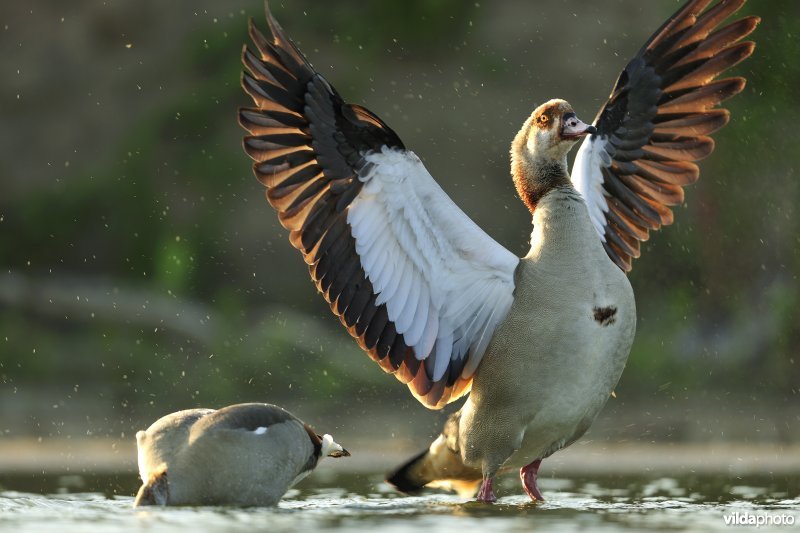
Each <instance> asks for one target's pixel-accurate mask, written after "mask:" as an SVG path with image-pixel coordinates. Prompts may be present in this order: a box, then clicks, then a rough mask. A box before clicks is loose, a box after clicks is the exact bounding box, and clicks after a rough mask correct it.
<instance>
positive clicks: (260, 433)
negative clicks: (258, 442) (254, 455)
mask: <svg viewBox="0 0 800 533" xmlns="http://www.w3.org/2000/svg"><path fill="white" fill-rule="evenodd" d="M266 432H267V428H265V427H263V426H262V427H260V428H256V429H254V430H253V433H255V434H256V435H263V434H264V433H266Z"/></svg>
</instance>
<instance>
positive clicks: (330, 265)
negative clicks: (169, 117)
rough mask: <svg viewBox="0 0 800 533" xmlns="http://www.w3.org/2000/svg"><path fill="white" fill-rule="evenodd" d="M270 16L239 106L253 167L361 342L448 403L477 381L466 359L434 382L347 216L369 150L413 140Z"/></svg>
mask: <svg viewBox="0 0 800 533" xmlns="http://www.w3.org/2000/svg"><path fill="white" fill-rule="evenodd" d="M267 17H268V20H269V26H270V31H271V33H272V40H269V39H267V38H266V37H265V36H264V35H262V34H261V33H260V32H259V31H258V29H257V28H256V27H255V25H254V24H253V22H252V21H250V27H249V31H250V37H251V39H252V41H253V43H254V44H255V46H256V49H257V52H252V51H250V50H249V49H247V47H245V48H244V50H243V52H242V63H243V64H244V66H245V68H246V69H247V72H244V73H243V75H242V88H243V89H244V91H245V92H246V93H247V94H248V95H250V97H251V98H252V99H253V102H254V103H255V105H256V107H254V108H244V109H241V110H239V122H240V124H241V125H242V127H244V128H245V129H246V130H247V131H248V132H249V133H250V135H249V136H246V137H245V138H244V149H245V152H247V154H248V155H249V156H250V157H251V158H252V159H253V160H254V162H255V163H254V165H253V171H254V173H255V175H256V177H257V178H258V180H259V181H260V182H261V183H263V184H264V185H265V186H266V187H267V191H266V196H267V200H268V201H269V203H270V205H272V206H273V207H274V208H275V209H276V210H277V211H278V218H279V220H280V222H281V224H282V225H283V226H284V227H285V228H286V229H288V230H289V231H290V235H289V241H290V242H291V244H292V246H294V247H295V248H297V249H298V250H300V251H301V252H302V254H303V258H304V259H305V262H306V263H307V264H308V269H309V273H310V274H311V278H312V279H313V280H314V283H315V284H316V286H317V289H318V290H319V291H320V292H321V293H322V294H323V296H324V297H325V299H326V300H327V301H328V303H329V304H330V307H331V310H332V311H333V313H335V314H336V315H337V316H338V317H339V320H340V321H341V322H342V324H343V325H344V326H345V327H346V328H347V330H348V331H349V332H350V334H351V335H352V336H353V337H355V339H356V340H357V341H358V344H359V346H361V348H362V349H363V350H364V351H366V352H367V354H368V355H369V356H370V358H372V359H373V360H374V361H376V362H377V363H378V364H379V365H380V367H381V368H382V369H383V370H384V371H386V372H389V373H393V374H394V375H395V376H396V377H397V379H398V380H400V381H401V382H402V383H405V384H407V385H408V387H409V389H410V390H411V392H412V393H413V394H414V395H415V396H416V397H417V398H418V399H419V400H420V401H421V402H422V403H423V404H424V405H426V406H427V407H430V408H440V407H443V406H444V405H445V404H447V403H448V402H449V401H451V400H453V399H455V398H457V397H458V396H460V395H461V394H463V393H465V392H466V391H468V390H469V386H470V384H471V380H465V379H460V373H461V370H462V368H463V362H462V363H461V368H456V369H455V371H452V372H450V373H449V374H445V378H443V379H442V380H440V381H439V382H436V383H434V382H433V380H432V379H431V374H432V369H430V368H428V366H426V364H424V363H422V362H421V361H419V360H418V359H417V358H416V356H415V354H414V351H413V350H412V349H411V348H409V346H407V345H406V343H405V341H404V338H403V335H402V334H399V333H397V331H396V329H395V326H394V324H393V323H392V322H391V321H390V320H389V318H388V313H387V308H386V305H385V304H382V305H379V304H377V303H376V295H375V292H374V290H373V287H372V284H371V283H370V280H369V279H368V278H367V277H366V274H365V273H364V270H363V268H362V266H361V262H360V258H359V256H358V254H357V253H356V249H355V240H354V239H353V237H352V234H351V228H350V226H349V225H348V223H347V208H348V206H349V205H350V202H351V201H352V200H353V199H354V198H355V197H356V196H357V195H358V193H359V191H360V190H361V186H362V182H361V181H360V180H359V179H358V176H357V172H358V169H359V168H360V166H361V165H363V159H362V157H363V153H364V152H366V151H369V150H377V151H379V150H380V149H381V147H382V146H390V147H395V148H403V144H402V142H401V141H400V139H399V138H398V137H397V135H396V134H395V133H394V132H393V131H392V130H391V129H390V128H389V127H388V126H387V125H386V124H385V123H384V122H383V121H382V120H381V119H380V118H378V117H377V116H375V115H374V114H373V113H371V112H370V111H369V110H367V109H365V108H363V107H361V106H357V105H351V104H346V103H345V102H343V101H342V99H341V98H340V97H339V95H338V94H337V93H336V91H335V90H334V89H333V88H332V87H331V86H330V85H329V84H328V83H327V82H326V81H325V80H324V78H322V77H321V76H320V75H319V74H318V73H316V72H315V71H314V69H313V68H312V67H311V66H310V65H309V63H308V62H307V61H306V59H305V58H304V57H303V55H302V54H301V53H300V51H299V50H298V49H297V48H296V47H295V45H294V44H293V43H292V41H291V40H290V39H289V38H288V37H287V36H286V35H285V34H284V32H283V30H282V29H281V28H280V26H279V25H278V24H277V22H276V21H275V20H274V19H273V18H272V16H271V15H270V14H269V13H267ZM451 364H456V363H451ZM456 366H457V364H456Z"/></svg>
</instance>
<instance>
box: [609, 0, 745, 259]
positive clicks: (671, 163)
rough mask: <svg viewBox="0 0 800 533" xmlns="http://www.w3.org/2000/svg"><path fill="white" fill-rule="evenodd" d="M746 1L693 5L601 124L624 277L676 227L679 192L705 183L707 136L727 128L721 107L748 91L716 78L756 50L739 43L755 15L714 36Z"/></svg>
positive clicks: (656, 42) (620, 91) (612, 251)
mask: <svg viewBox="0 0 800 533" xmlns="http://www.w3.org/2000/svg"><path fill="white" fill-rule="evenodd" d="M744 3H745V0H722V1H720V2H717V3H714V2H713V0H694V1H690V2H687V3H686V5H684V6H683V7H682V8H681V9H680V10H679V11H678V12H677V13H675V15H673V16H672V17H671V18H670V19H669V20H667V22H665V23H664V25H662V27H661V28H659V30H658V31H656V32H655V33H654V34H653V36H652V37H651V38H650V39H649V40H648V41H647V43H646V44H645V45H644V46H643V47H642V49H641V51H640V52H639V54H638V55H637V56H636V57H635V58H634V59H633V60H632V61H631V62H630V63H629V64H628V66H627V67H626V68H625V70H624V71H623V72H622V74H621V75H620V78H619V80H618V82H617V85H616V87H615V88H614V91H613V92H612V93H611V97H610V98H609V100H608V102H607V103H606V104H605V106H604V107H603V109H602V110H601V111H600V113H599V114H598V117H597V119H596V120H595V124H596V126H597V129H598V134H597V135H598V136H601V137H602V136H605V138H607V139H608V144H609V145H610V146H609V148H608V154H609V155H610V156H611V159H612V162H611V165H610V166H609V167H606V168H603V169H602V170H601V172H602V176H603V188H604V189H605V193H606V195H607V197H606V203H607V207H608V210H607V211H606V215H605V216H606V223H605V227H604V232H605V234H604V236H605V239H606V251H607V252H608V254H609V256H610V257H611V259H613V260H614V261H615V262H616V263H617V265H619V267H620V268H622V269H623V270H625V271H629V270H630V269H631V261H632V259H633V258H635V257H638V256H639V253H640V250H639V246H638V241H645V240H647V238H648V236H649V231H650V230H654V229H659V228H660V227H661V226H662V225H667V224H671V223H672V219H673V217H672V211H671V210H670V209H669V206H674V205H678V204H680V203H681V202H682V201H683V187H684V186H686V185H688V184H690V183H693V182H695V181H696V180H697V179H698V177H699V169H698V167H697V165H696V164H695V163H694V162H695V161H699V160H700V159H703V158H704V157H706V156H708V155H709V154H710V153H711V152H712V151H713V150H714V142H713V141H712V140H711V138H710V137H708V135H710V134H712V133H714V132H716V131H718V130H719V129H720V128H722V127H724V126H725V125H726V124H727V123H728V121H729V120H730V114H729V112H728V111H727V110H726V109H721V108H718V107H716V106H718V105H719V104H720V103H722V102H724V101H725V100H727V99H728V98H730V97H732V96H734V95H736V94H738V93H740V92H741V91H742V90H743V89H744V87H745V79H744V78H741V77H734V78H727V79H722V80H716V78H717V77H718V76H719V75H720V74H722V73H723V72H725V71H726V70H728V69H729V68H731V67H733V66H735V65H737V64H738V63H740V62H741V61H743V60H744V59H746V58H747V57H749V56H750V55H751V54H752V53H753V50H754V48H755V44H754V43H752V42H739V41H741V40H742V39H743V38H744V37H746V36H747V35H749V34H750V33H751V32H752V31H753V30H754V29H755V28H756V26H757V25H758V23H759V18H758V17H752V16H751V17H744V18H742V19H740V20H737V21H735V22H733V23H731V24H729V25H727V26H725V27H723V28H721V29H717V28H718V26H719V25H720V24H722V23H723V22H724V21H725V20H726V19H727V18H728V17H729V16H731V15H733V14H734V13H735V12H736V11H738V10H739V9H740V8H741V7H742V5H743V4H744ZM712 4H713V5H712ZM709 6H710V7H709Z"/></svg>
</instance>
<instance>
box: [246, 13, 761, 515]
mask: <svg viewBox="0 0 800 533" xmlns="http://www.w3.org/2000/svg"><path fill="white" fill-rule="evenodd" d="M744 1H745V0H722V1H720V2H716V3H715V2H714V0H691V1H689V2H687V3H686V4H685V5H684V6H683V7H682V8H681V9H680V10H679V11H678V12H677V13H675V14H674V15H673V16H672V17H670V18H669V20H667V21H666V22H665V23H664V25H663V26H662V27H661V28H659V29H658V31H656V32H655V34H654V35H653V36H652V37H651V38H650V39H649V40H648V41H647V42H646V43H645V45H644V46H643V47H642V48H641V50H640V51H639V53H638V54H637V55H636V57H634V58H633V59H632V60H631V61H630V62H629V63H628V65H627V66H626V67H625V69H624V70H623V72H622V74H621V75H620V77H619V79H618V81H617V83H616V85H615V87H614V89H613V91H612V93H611V96H610V98H609V100H608V101H607V102H606V104H605V105H604V106H603V108H602V109H601V110H600V112H599V113H598V115H597V118H596V119H595V121H594V125H588V124H585V123H584V122H582V121H581V120H580V119H578V117H577V116H576V114H575V111H574V110H573V108H572V107H571V106H570V105H569V104H568V103H567V102H565V101H564V100H551V101H549V102H547V103H545V104H542V105H541V106H539V107H538V108H536V109H535V110H534V112H533V113H532V114H531V116H530V117H529V118H528V119H527V120H526V121H525V123H524V124H523V126H522V129H521V130H520V131H519V133H518V134H517V135H516V137H515V139H514V141H513V143H512V146H511V174H512V176H513V179H514V183H515V184H516V188H517V191H518V192H519V195H520V197H521V199H522V200H523V202H525V204H526V205H527V206H528V208H529V209H530V211H531V213H532V215H533V233H532V235H531V249H530V252H528V254H527V255H526V256H525V257H523V258H517V257H516V256H515V255H514V254H512V253H511V252H509V251H508V250H506V249H505V248H504V247H503V246H501V245H500V244H498V243H497V242H496V241H494V240H493V239H492V238H491V237H489V236H488V235H487V234H486V233H484V232H483V231H482V230H481V229H480V228H479V227H478V226H477V225H476V224H475V223H474V222H472V220H470V219H469V218H468V217H467V215H465V214H464V213H463V212H462V211H461V210H460V209H459V208H458V207H457V206H456V205H455V204H454V203H453V202H452V200H451V199H450V198H449V197H448V196H447V195H446V194H445V192H444V191H443V190H442V189H441V188H440V187H439V186H438V185H437V183H436V182H435V181H434V179H433V178H432V177H431V175H430V174H429V173H428V171H427V170H426V169H425V167H424V166H423V164H422V163H421V162H420V160H419V158H418V157H417V156H416V155H415V154H414V153H413V152H411V151H410V150H408V149H406V147H405V146H404V145H403V142H402V141H401V140H400V138H399V137H398V136H397V134H396V133H395V132H394V131H392V129H391V128H389V126H387V125H386V124H385V123H384V122H383V121H382V120H381V119H380V118H378V117H377V116H376V115H375V114H373V113H372V112H370V111H368V110H367V109H365V108H363V107H361V106H359V105H356V104H348V103H346V102H345V101H344V100H343V99H342V97H341V96H340V95H339V93H338V92H337V91H336V89H334V88H333V86H331V85H330V84H329V83H328V82H327V81H326V80H325V78H323V77H322V75H320V74H319V73H317V72H316V71H315V70H314V69H313V67H312V66H311V65H310V64H309V63H308V61H307V60H306V59H305V57H304V56H303V54H302V53H301V52H300V51H299V50H298V48H297V47H296V46H295V45H294V43H293V42H292V41H291V40H290V39H289V38H288V37H287V36H286V34H285V33H284V31H283V29H282V28H281V27H280V26H279V25H278V23H277V22H276V21H275V19H274V18H273V17H272V16H271V14H269V12H268V13H267V18H268V21H269V27H270V30H271V33H272V39H271V40H269V39H267V38H266V37H264V36H263V35H262V34H261V33H260V32H259V31H258V30H257V29H256V28H255V27H254V26H253V24H252V21H251V24H250V36H251V38H252V40H253V42H254V43H255V46H256V52H253V51H250V50H249V49H248V48H246V47H245V49H244V52H243V62H244V65H245V67H246V69H247V72H245V73H244V74H243V77H242V86H243V88H244V90H245V91H246V92H247V93H248V94H249V95H250V96H251V97H252V98H253V100H254V102H255V104H256V107H254V108H244V109H241V110H240V113H239V120H240V123H241V125H242V126H243V127H244V128H245V129H246V130H247V131H248V132H250V136H247V137H245V139H244V148H245V151H246V152H247V153H248V154H249V155H250V157H251V158H252V159H253V160H255V165H254V171H255V174H256V176H257V177H258V179H259V180H260V181H261V182H262V183H263V184H264V185H265V186H266V187H267V193H266V194H267V199H268V200H269V202H270V204H271V205H272V206H273V207H274V208H275V209H276V210H277V211H278V217H279V219H280V221H281V223H282V224H283V226H284V227H285V228H287V229H288V230H289V231H290V234H289V240H290V242H291V244H292V245H293V246H294V247H295V248H297V249H298V250H300V251H301V252H302V254H303V257H304V259H305V261H306V263H307V264H308V266H309V271H310V274H311V277H312V278H313V280H314V282H315V283H316V285H317V288H318V289H319V291H320V292H322V294H323V295H324V297H325V299H326V300H327V301H328V302H329V303H330V306H331V310H332V311H333V312H334V313H335V314H336V315H337V316H338V317H339V319H340V320H341V322H342V324H344V326H345V327H346V328H347V330H348V331H349V332H350V334H351V335H352V336H353V337H355V339H356V340H357V341H358V343H359V345H360V346H361V347H362V348H363V349H364V350H365V351H366V352H367V353H368V354H369V356H370V357H371V358H372V359H373V360H375V361H376V362H377V363H378V364H379V365H380V366H381V367H382V368H383V369H384V370H385V371H386V372H389V373H393V374H394V375H395V376H396V377H397V378H398V379H399V380H400V381H401V382H403V383H406V384H407V385H408V387H409V389H410V390H411V392H412V393H413V394H414V396H415V397H416V398H417V399H418V400H419V401H420V402H421V403H422V404H423V405H425V406H426V407H429V408H432V409H438V408H441V407H443V406H445V405H446V404H448V403H450V402H452V401H454V400H456V399H457V398H459V397H461V396H463V395H465V394H467V393H469V392H470V391H471V394H470V395H469V398H468V399H467V401H466V403H465V404H464V405H463V407H462V408H461V410H460V411H458V412H457V413H455V414H454V415H453V416H452V417H451V418H450V419H449V420H448V422H447V424H446V425H445V428H444V431H443V433H442V435H441V436H440V437H439V438H438V439H437V440H436V441H435V442H434V443H433V444H432V445H431V446H430V448H429V449H427V450H425V451H424V452H423V453H422V454H420V455H419V456H417V457H415V458H414V459H412V460H411V461H410V462H409V463H407V464H406V465H404V466H402V467H401V468H400V469H398V470H397V471H396V472H395V473H394V474H393V475H392V476H391V477H390V478H389V481H390V482H391V483H393V484H394V485H395V486H397V487H398V488H399V489H400V490H403V491H415V490H418V489H420V488H421V487H423V486H424V485H426V484H429V483H432V482H434V481H445V480H451V481H454V482H460V483H462V485H463V484H466V485H467V486H469V487H471V488H472V490H473V491H474V490H475V488H478V483H480V488H479V490H478V499H479V500H480V501H485V502H491V501H494V500H495V495H494V491H493V489H492V482H493V479H494V477H495V475H496V474H497V473H498V472H500V471H503V470H507V469H510V468H520V477H521V479H522V483H523V487H524V489H525V491H526V492H527V494H528V495H529V496H530V497H531V498H532V499H534V500H539V499H542V494H541V492H540V491H539V489H538V487H537V484H536V476H537V472H538V468H539V465H540V464H541V461H542V460H543V459H544V458H546V457H548V456H549V455H551V454H552V453H554V452H556V451H557V450H559V449H561V448H564V447H565V446H568V445H569V444H571V443H572V442H574V441H575V440H576V439H578V438H579V437H580V436H581V435H583V433H584V432H585V431H586V430H587V429H588V427H589V426H590V425H591V424H592V422H593V420H594V419H595V417H596V416H597V414H598V413H599V411H600V410H601V408H602V407H603V405H604V404H605V403H606V400H607V399H608V397H609V395H610V394H611V393H612V391H613V389H614V387H615V385H616V384H617V381H618V380H619V377H620V375H621V373H622V369H623V367H624V366H625V362H626V360H627V357H628V353H629V351H630V348H631V343H632V341H633V337H634V331H635V322H636V318H635V304H634V298H633V292H632V290H631V286H630V284H629V282H628V279H627V277H626V275H625V273H626V272H627V271H629V270H630V269H631V261H632V259H633V258H635V257H638V256H639V250H640V248H639V243H640V241H644V240H647V238H648V235H649V232H650V231H651V230H656V229H658V228H660V227H661V226H662V225H666V224H670V223H671V222H672V211H671V210H670V208H669V206H674V205H678V204H680V203H681V202H682V201H683V186H685V185H688V184H690V183H692V182H694V181H695V180H697V178H698V167H697V165H695V163H694V161H697V160H700V159H702V158H704V157H706V156H707V155H708V154H710V153H711V151H712V150H713V148H714V143H713V141H712V140H711V138H710V137H708V135H709V134H711V133H713V132H714V131H716V130H718V129H719V128H721V127H722V126H724V125H725V124H726V123H727V122H728V120H729V114H728V112H727V111H726V110H725V109H720V108H716V106H717V105H718V104H719V103H720V102H722V101H723V100H725V99H727V98H729V97H731V96H733V95H735V94H737V93H739V92H740V91H741V90H742V89H743V88H744V85H745V80H744V79H743V78H727V79H723V80H719V81H715V79H716V78H717V76H719V75H720V74H721V73H722V72H724V71H725V70H727V69H728V68H730V67H732V66H734V65H736V64H737V63H739V62H740V61H742V60H743V59H745V58H747V57H748V56H749V55H750V54H751V53H752V52H753V48H754V44H753V43H752V42H739V41H740V40H741V39H742V38H744V37H745V36H747V35H748V34H749V33H750V32H752V31H753V29H754V28H755V27H756V25H757V24H758V21H759V19H758V18H756V17H745V18H742V19H740V20H737V21H736V22H733V23H732V24H730V25H727V26H725V27H722V28H721V29H718V27H719V26H720V25H721V23H722V22H723V21H724V20H725V19H727V18H728V17H729V16H730V15H731V14H733V13H734V12H736V11H737V10H738V9H739V8H740V7H741V5H742V4H743V3H744ZM711 4H713V5H711ZM581 139H583V143H582V145H581V148H580V150H579V152H578V155H577V158H576V160H575V164H574V166H573V169H572V175H570V173H569V172H568V170H567V159H566V157H567V153H568V152H569V150H570V149H571V148H572V147H573V146H574V145H575V144H576V143H577V142H578V141H579V140H581Z"/></svg>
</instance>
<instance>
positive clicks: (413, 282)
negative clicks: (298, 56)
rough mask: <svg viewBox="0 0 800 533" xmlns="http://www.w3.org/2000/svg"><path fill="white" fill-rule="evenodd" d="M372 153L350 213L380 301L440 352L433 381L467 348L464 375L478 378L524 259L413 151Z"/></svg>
mask: <svg viewBox="0 0 800 533" xmlns="http://www.w3.org/2000/svg"><path fill="white" fill-rule="evenodd" d="M364 159H365V160H366V164H365V165H364V167H363V168H364V170H363V171H362V172H361V173H360V175H359V178H360V179H361V181H362V182H364V186H363V188H362V190H361V191H360V193H359V194H358V196H357V197H356V198H355V200H353V202H352V204H351V205H350V209H349V212H348V215H347V222H348V223H349V224H350V226H351V228H352V235H353V238H354V239H355V241H356V253H357V254H358V255H359V257H360V258H361V264H362V267H363V268H364V271H365V272H366V273H367V276H368V277H369V280H370V282H371V283H372V286H373V290H374V291H375V294H377V295H378V297H377V299H376V304H377V305H380V304H383V303H385V304H386V308H387V311H388V316H389V320H391V321H392V322H393V323H394V325H395V329H396V330H397V332H398V333H401V334H402V335H403V337H404V340H405V343H406V345H408V346H410V347H412V348H413V349H414V353H415V356H416V358H417V359H420V360H422V359H428V358H433V359H432V363H433V365H432V368H433V373H432V375H431V376H430V377H431V379H432V380H433V381H438V380H440V379H442V377H443V376H444V373H445V371H446V370H447V368H448V366H449V364H450V363H451V361H453V362H458V363H463V362H464V359H465V358H468V360H467V362H466V365H465V366H464V367H463V371H462V373H461V377H463V378H469V377H470V376H471V375H472V374H473V373H474V372H475V369H476V368H477V365H478V363H479V362H480V359H481V357H482V355H483V352H484V351H485V350H486V347H487V346H488V344H489V341H490V340H491V337H492V334H493V332H494V330H495V328H496V327H497V325H498V324H499V323H500V322H501V321H502V320H503V318H505V316H506V315H507V314H508V310H509V309H510V307H511V303H512V301H513V292H514V270H515V269H516V267H517V264H518V263H519V259H518V258H517V257H516V256H515V255H514V254H512V253H511V252H509V251H508V250H506V249H505V248H504V247H503V246H501V245H500V244H498V243H497V242H496V241H495V240H494V239H492V238H491V237H489V236H488V235H487V234H486V233H484V232H483V230H481V229H480V228H479V227H478V226H477V225H476V224H475V223H474V222H473V221H472V220H471V219H470V218H469V217H468V216H467V215H466V214H464V212H463V211H461V210H460V209H459V208H458V206H456V204H455V203H454V202H453V201H452V200H451V199H450V197H449V196H447V194H446V193H445V192H444V191H443V190H442V189H441V188H440V187H439V185H438V184H437V183H436V181H435V180H434V179H433V178H432V177H431V175H430V174H429V173H428V171H427V170H426V169H425V167H424V165H423V164H422V162H421V161H420V160H419V158H418V157H417V156H416V155H415V154H414V153H413V152H409V151H405V150H397V149H391V148H388V147H384V148H383V149H382V150H381V152H373V153H369V154H367V155H365V157H364ZM430 362H431V361H430V360H429V361H428V363H429V364H430ZM460 366H461V365H460V364H459V367H460ZM428 368H430V366H428Z"/></svg>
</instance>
